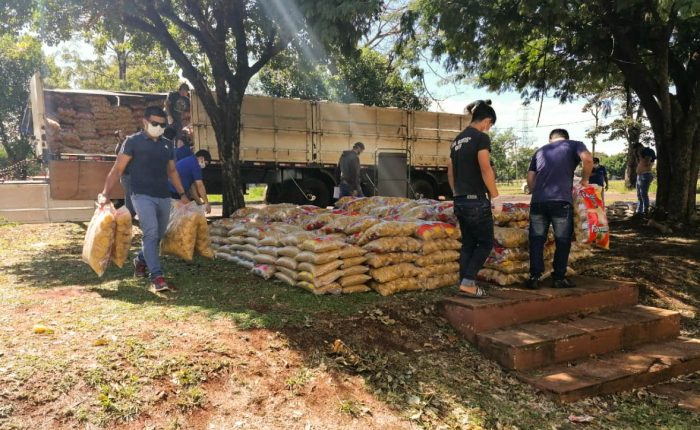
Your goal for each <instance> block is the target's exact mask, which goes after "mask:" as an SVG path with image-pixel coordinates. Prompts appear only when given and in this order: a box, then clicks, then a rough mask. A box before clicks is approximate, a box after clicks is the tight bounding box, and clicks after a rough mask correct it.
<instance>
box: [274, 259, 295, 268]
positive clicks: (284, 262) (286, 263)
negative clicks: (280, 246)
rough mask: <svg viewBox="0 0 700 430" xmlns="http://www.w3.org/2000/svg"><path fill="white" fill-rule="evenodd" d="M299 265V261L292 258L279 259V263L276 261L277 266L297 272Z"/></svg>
mask: <svg viewBox="0 0 700 430" xmlns="http://www.w3.org/2000/svg"><path fill="white" fill-rule="evenodd" d="M297 264H298V263H297V261H296V260H295V259H293V258H291V257H279V258H278V259H277V261H275V265H276V266H278V267H285V268H287V269H290V270H296V268H297Z"/></svg>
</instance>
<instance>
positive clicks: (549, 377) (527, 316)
mask: <svg viewBox="0 0 700 430" xmlns="http://www.w3.org/2000/svg"><path fill="white" fill-rule="evenodd" d="M574 280H575V282H576V285H577V287H576V288H570V289H551V288H543V289H540V290H535V291H530V290H524V289H515V288H506V289H498V288H494V289H492V291H491V296H490V297H489V298H486V299H469V298H464V297H461V296H456V297H451V298H448V299H445V300H444V301H443V302H442V303H441V306H440V308H441V311H442V313H443V315H444V316H445V317H446V318H447V319H448V320H449V321H450V323H451V324H452V325H453V327H455V329H457V331H459V332H460V333H461V334H462V335H464V336H465V337H466V338H467V339H468V340H469V341H470V342H471V343H472V344H474V345H475V346H476V347H477V349H479V351H480V352H481V353H482V354H484V356H486V357H488V358H490V359H492V360H494V361H496V362H498V363H499V364H500V365H501V366H503V367H504V368H506V369H508V370H513V371H515V374H516V376H517V377H518V378H519V379H520V380H522V381H524V382H527V383H529V384H531V385H533V386H534V387H536V388H538V389H540V390H542V391H543V392H545V393H546V394H548V395H550V396H552V397H554V398H555V399H557V400H559V401H563V402H568V401H574V400H578V399H581V398H584V397H588V396H596V395H601V394H609V393H614V392H618V391H624V390H628V389H632V388H635V387H641V386H645V385H649V384H655V383H658V382H662V381H664V380H666V379H669V378H672V377H675V376H678V375H681V374H685V373H690V372H694V371H697V370H700V340H696V339H687V338H681V337H678V336H679V333H680V315H679V314H678V313H677V312H673V311H668V310H665V309H659V308H653V307H648V306H641V305H638V304H637V301H638V291H637V287H636V286H635V285H634V284H632V283H628V282H617V281H607V280H598V279H593V278H586V277H577V278H575V279H574Z"/></svg>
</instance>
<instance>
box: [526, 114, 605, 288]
mask: <svg viewBox="0 0 700 430" xmlns="http://www.w3.org/2000/svg"><path fill="white" fill-rule="evenodd" d="M581 162H582V163H583V173H582V179H581V185H588V179H589V178H590V176H591V170H592V169H593V156H592V155H591V153H590V152H588V149H587V148H586V145H584V144H583V142H579V141H576V140H569V132H567V131H566V130H564V129H561V128H559V129H554V130H552V131H551V133H549V144H547V145H545V146H543V147H542V148H540V149H538V150H537V152H535V154H534V155H533V156H532V160H531V161H530V168H529V171H528V172H527V186H528V187H529V188H530V189H531V190H533V191H532V200H531V202H530V233H529V239H530V278H529V279H528V280H527V281H526V283H525V286H526V287H527V288H530V289H537V288H539V279H540V277H541V276H542V274H543V273H544V256H543V254H544V245H545V243H546V242H547V233H548V231H549V226H550V224H551V225H552V227H553V229H554V242H555V244H556V249H555V252H554V273H553V276H552V279H553V286H554V288H570V287H574V286H575V284H574V283H573V282H572V281H571V280H570V279H567V278H566V266H567V264H568V262H569V252H570V251H571V239H572V237H573V232H574V230H573V229H574V211H573V201H572V188H573V183H574V170H575V169H576V166H578V165H579V163H581Z"/></svg>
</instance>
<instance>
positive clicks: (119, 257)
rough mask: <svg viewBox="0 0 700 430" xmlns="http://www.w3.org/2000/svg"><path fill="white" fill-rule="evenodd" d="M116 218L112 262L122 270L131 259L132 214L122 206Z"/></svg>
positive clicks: (115, 215)
mask: <svg viewBox="0 0 700 430" xmlns="http://www.w3.org/2000/svg"><path fill="white" fill-rule="evenodd" d="M114 218H115V222H116V226H115V227H116V229H115V232H114V243H113V244H112V262H113V263H114V264H115V265H116V266H117V267H119V268H122V267H124V263H125V262H126V259H127V258H128V257H129V249H131V238H132V233H131V212H129V209H127V208H126V206H122V207H120V208H119V209H117V210H116V211H115V213H114ZM212 256H213V253H212Z"/></svg>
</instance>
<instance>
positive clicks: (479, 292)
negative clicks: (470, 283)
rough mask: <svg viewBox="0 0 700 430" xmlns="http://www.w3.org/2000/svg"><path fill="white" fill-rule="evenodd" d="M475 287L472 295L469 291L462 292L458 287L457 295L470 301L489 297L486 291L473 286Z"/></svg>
mask: <svg viewBox="0 0 700 430" xmlns="http://www.w3.org/2000/svg"><path fill="white" fill-rule="evenodd" d="M475 287H476V291H475V292H473V293H470V292H469V291H464V290H462V288H461V287H460V288H459V290H457V294H458V295H460V296H463V297H467V298H470V299H483V298H486V297H488V296H489V295H488V293H486V290H484V289H483V288H482V287H481V286H479V285H475Z"/></svg>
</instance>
